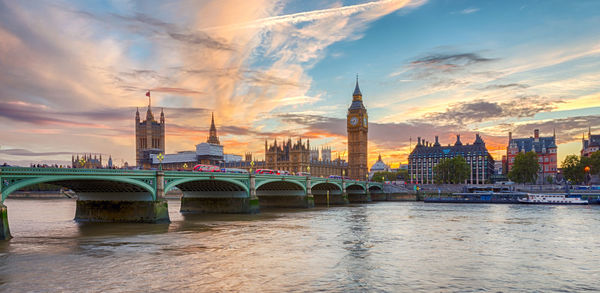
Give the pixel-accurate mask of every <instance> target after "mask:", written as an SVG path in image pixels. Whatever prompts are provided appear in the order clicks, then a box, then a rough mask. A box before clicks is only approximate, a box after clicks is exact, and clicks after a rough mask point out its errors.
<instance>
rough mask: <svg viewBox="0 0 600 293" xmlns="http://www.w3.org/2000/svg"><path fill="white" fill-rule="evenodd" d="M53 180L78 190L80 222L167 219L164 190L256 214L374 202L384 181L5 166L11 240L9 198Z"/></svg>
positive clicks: (212, 208)
mask: <svg viewBox="0 0 600 293" xmlns="http://www.w3.org/2000/svg"><path fill="white" fill-rule="evenodd" d="M39 183H49V184H54V185H58V186H61V187H64V188H68V189H71V190H73V191H74V192H75V193H76V194H77V209H76V212H75V220H78V221H92V222H147V223H157V222H168V221H169V213H168V205H167V201H166V200H165V199H164V194H165V192H166V191H169V190H171V189H174V188H178V189H180V190H181V191H182V192H183V197H182V198H181V209H180V210H181V212H189V213H256V212H258V211H259V208H260V207H291V208H311V207H314V205H315V204H327V203H329V204H332V205H343V204H347V203H349V202H350V203H354V202H369V201H371V195H373V196H376V195H380V194H383V184H381V183H377V182H365V181H354V180H343V179H330V178H320V177H310V176H306V177H304V176H278V175H277V176H276V175H254V174H231V173H205V172H189V171H150V170H112V169H64V168H21V167H0V191H1V192H2V202H1V203H0V209H1V218H2V223H0V225H2V227H0V239H8V238H10V231H9V227H8V218H7V209H6V206H5V205H4V200H5V199H6V197H7V196H8V195H9V194H11V193H12V192H14V191H17V190H20V189H22V188H24V187H27V186H30V185H34V184H39Z"/></svg>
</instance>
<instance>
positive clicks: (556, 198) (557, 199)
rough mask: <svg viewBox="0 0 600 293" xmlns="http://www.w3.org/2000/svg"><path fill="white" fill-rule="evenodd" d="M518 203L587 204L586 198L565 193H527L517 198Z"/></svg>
mask: <svg viewBox="0 0 600 293" xmlns="http://www.w3.org/2000/svg"><path fill="white" fill-rule="evenodd" d="M518 200H519V202H520V203H528V204H588V201H587V199H586V200H583V199H581V195H565V194H534V193H528V194H527V195H526V196H525V197H522V198H519V199H518Z"/></svg>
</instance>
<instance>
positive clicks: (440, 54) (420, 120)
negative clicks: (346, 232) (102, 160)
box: [0, 0, 600, 166]
mask: <svg viewBox="0 0 600 293" xmlns="http://www.w3.org/2000/svg"><path fill="white" fill-rule="evenodd" d="M598 11H600V1H596V0H578V1H567V0H565V1H556V0H539V1H536V0H528V1H511V0H506V1H478V0H475V1H467V0H412V1H411V0H401V1H391V0H379V1H328V0H325V1H306V0H298V1H266V0H246V1H237V0H216V1H192V0H188V1H116V0H115V1H108V0H107V1H59V0H56V1H3V0H0V125H1V126H2V127H1V129H0V163H2V162H7V163H9V164H13V165H24V166H26V165H29V164H30V163H57V164H67V163H69V162H70V159H71V155H72V154H74V153H84V152H85V153H97V154H103V155H104V156H108V155H111V156H112V158H113V160H114V162H115V163H116V164H117V165H120V164H123V163H124V162H129V164H130V165H133V164H134V162H135V139H134V132H135V128H134V127H135V124H134V117H135V111H136V108H137V107H139V108H140V112H141V114H142V115H141V116H142V117H145V111H146V109H147V107H148V99H147V97H146V96H145V93H146V91H147V90H150V91H151V96H152V110H153V111H154V113H155V114H157V113H159V112H160V110H161V108H162V109H164V112H165V117H166V123H167V124H166V152H167V153H174V152H177V151H185V150H193V149H195V147H194V146H195V145H196V144H198V143H201V142H204V141H206V138H207V136H208V128H209V126H210V115H211V113H212V112H214V115H215V122H216V125H217V130H218V134H219V136H220V140H221V144H223V145H224V149H225V153H232V154H239V155H243V154H244V153H246V152H252V153H253V154H254V156H255V158H257V159H261V158H263V157H264V142H265V139H267V140H268V141H269V142H270V143H271V142H272V141H273V140H274V139H278V140H284V139H286V140H287V139H288V138H292V139H298V138H303V139H310V144H311V146H312V147H315V146H329V147H331V148H332V150H333V154H332V155H333V156H334V157H337V156H342V157H344V158H346V157H347V152H346V149H347V139H346V121H345V120H346V118H345V117H346V112H347V109H348V107H349V106H350V103H351V101H352V92H353V90H354V84H355V81H356V75H357V74H358V78H359V83H360V88H361V91H362V93H363V101H364V104H365V106H366V107H367V110H368V115H369V123H370V124H369V165H371V164H373V163H374V162H375V161H376V160H377V156H378V155H379V154H381V156H382V158H383V160H384V161H385V162H386V163H388V164H391V165H392V166H397V165H398V164H401V163H406V161H407V155H408V153H409V152H410V149H411V146H414V144H415V142H416V140H417V137H421V138H423V139H426V140H428V141H430V142H433V141H434V139H435V138H434V137H435V136H436V135H437V136H439V138H440V143H442V144H450V143H454V141H455V136H456V134H460V135H461V140H462V142H463V143H466V142H472V141H474V139H475V134H477V133H479V134H481V136H482V137H483V139H484V141H485V142H486V146H487V147H488V150H489V151H490V152H491V153H492V154H493V156H494V158H495V159H500V158H501V156H502V154H504V153H505V149H506V145H507V140H508V132H512V133H513V137H530V136H532V135H533V130H534V129H540V133H541V135H542V136H551V135H552V134H553V132H554V131H556V137H557V143H558V147H559V149H558V155H559V160H562V159H563V158H564V157H565V156H566V155H568V154H579V151H580V149H581V136H582V133H584V132H585V133H587V131H588V127H591V130H592V133H596V134H598V133H600V14H599V13H597V12H598Z"/></svg>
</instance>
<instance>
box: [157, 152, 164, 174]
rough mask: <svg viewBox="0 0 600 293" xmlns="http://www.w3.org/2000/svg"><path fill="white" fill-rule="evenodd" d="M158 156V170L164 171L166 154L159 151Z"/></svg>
mask: <svg viewBox="0 0 600 293" xmlns="http://www.w3.org/2000/svg"><path fill="white" fill-rule="evenodd" d="M156 158H157V159H158V162H159V164H158V170H160V171H162V161H163V160H164V159H165V155H163V153H159V154H158V156H156Z"/></svg>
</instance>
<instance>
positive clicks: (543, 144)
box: [506, 129, 558, 184]
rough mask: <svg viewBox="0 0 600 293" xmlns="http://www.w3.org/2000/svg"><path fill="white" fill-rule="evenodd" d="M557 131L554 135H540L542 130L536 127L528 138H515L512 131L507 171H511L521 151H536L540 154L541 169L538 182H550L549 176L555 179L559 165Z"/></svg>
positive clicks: (509, 134) (509, 140) (507, 156)
mask: <svg viewBox="0 0 600 293" xmlns="http://www.w3.org/2000/svg"><path fill="white" fill-rule="evenodd" d="M557 150H558V147H557V146H556V133H554V134H553V135H552V136H545V137H540V130H539V129H535V130H534V131H533V136H532V137H528V138H513V137H512V133H511V132H509V133H508V147H507V148H506V159H507V170H506V171H507V173H508V172H510V170H511V169H512V167H513V165H514V163H515V157H516V156H517V155H518V154H519V153H527V152H535V153H536V154H537V156H538V163H539V164H540V169H539V171H538V176H537V177H538V178H537V181H536V183H537V184H544V183H546V182H548V181H547V180H548V179H547V177H551V178H552V180H553V181H554V180H555V178H556V174H557V172H558V167H557Z"/></svg>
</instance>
